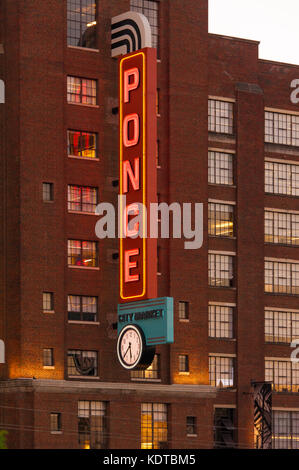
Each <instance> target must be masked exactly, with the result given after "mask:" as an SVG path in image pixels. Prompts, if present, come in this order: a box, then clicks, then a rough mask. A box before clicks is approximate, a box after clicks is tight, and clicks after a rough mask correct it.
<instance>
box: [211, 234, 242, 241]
mask: <svg viewBox="0 0 299 470" xmlns="http://www.w3.org/2000/svg"><path fill="white" fill-rule="evenodd" d="M209 238H214V239H215V238H216V239H217V238H221V240H237V237H226V236H225V235H210V234H209Z"/></svg>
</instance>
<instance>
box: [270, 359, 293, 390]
mask: <svg viewBox="0 0 299 470" xmlns="http://www.w3.org/2000/svg"><path fill="white" fill-rule="evenodd" d="M265 380H266V381H267V382H273V390H274V392H294V393H297V392H299V363H296V362H291V360H290V359H289V360H279V359H277V360H268V359H266V360H265Z"/></svg>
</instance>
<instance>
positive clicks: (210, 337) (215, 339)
mask: <svg viewBox="0 0 299 470" xmlns="http://www.w3.org/2000/svg"><path fill="white" fill-rule="evenodd" d="M209 339H210V340H212V341H226V342H230V341H233V342H235V341H237V339H236V338H216V337H214V336H209Z"/></svg>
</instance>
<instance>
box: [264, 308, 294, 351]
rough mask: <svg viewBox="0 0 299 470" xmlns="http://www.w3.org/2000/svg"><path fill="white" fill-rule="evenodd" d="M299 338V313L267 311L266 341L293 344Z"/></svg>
mask: <svg viewBox="0 0 299 470" xmlns="http://www.w3.org/2000/svg"><path fill="white" fill-rule="evenodd" d="M296 338H299V312H290V311H289V312H283V311H279V310H265V341H266V342H270V343H288V344H289V343H291V342H292V341H293V340H294V339H296Z"/></svg>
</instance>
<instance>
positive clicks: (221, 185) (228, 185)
mask: <svg viewBox="0 0 299 470" xmlns="http://www.w3.org/2000/svg"><path fill="white" fill-rule="evenodd" d="M208 185H209V186H213V187H215V186H216V187H217V186H220V187H221V188H233V189H236V187H237V186H236V185H235V184H221V183H208Z"/></svg>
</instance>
